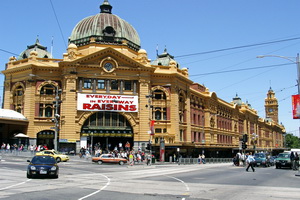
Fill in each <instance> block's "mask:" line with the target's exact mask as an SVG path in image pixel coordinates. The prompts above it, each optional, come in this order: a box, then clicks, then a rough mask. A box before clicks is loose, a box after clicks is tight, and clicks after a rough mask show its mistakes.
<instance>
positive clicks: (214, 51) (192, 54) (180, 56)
mask: <svg viewBox="0 0 300 200" xmlns="http://www.w3.org/2000/svg"><path fill="white" fill-rule="evenodd" d="M293 40H300V37H295V38H289V39H284V40H276V41H271V42H261V43H256V44H248V45H242V46H236V47H229V48H224V49H217V50H212V51H204V52H199V53H191V54H186V55H179V56H174V57H175V58H183V57H189V56H196V55H204V54H210V53H217V52H222V51H229V50H235V49H242V48H249V47H254V46H262V45H267V44H275V43H280V42H288V41H293Z"/></svg>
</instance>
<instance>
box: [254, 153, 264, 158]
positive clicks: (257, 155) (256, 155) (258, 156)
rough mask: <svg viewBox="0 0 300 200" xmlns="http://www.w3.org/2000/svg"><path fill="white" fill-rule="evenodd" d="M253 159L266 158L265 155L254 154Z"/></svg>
mask: <svg viewBox="0 0 300 200" xmlns="http://www.w3.org/2000/svg"><path fill="white" fill-rule="evenodd" d="M254 157H255V158H265V157H266V156H265V154H261V153H256V154H254Z"/></svg>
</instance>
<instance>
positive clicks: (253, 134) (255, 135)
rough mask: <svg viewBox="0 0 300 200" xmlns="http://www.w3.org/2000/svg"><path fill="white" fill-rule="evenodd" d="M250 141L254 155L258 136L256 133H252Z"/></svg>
mask: <svg viewBox="0 0 300 200" xmlns="http://www.w3.org/2000/svg"><path fill="white" fill-rule="evenodd" d="M251 139H252V143H253V150H254V153H255V151H256V143H257V139H258V135H257V134H256V133H252V136H251Z"/></svg>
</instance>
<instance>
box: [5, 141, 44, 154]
mask: <svg viewBox="0 0 300 200" xmlns="http://www.w3.org/2000/svg"><path fill="white" fill-rule="evenodd" d="M47 149H48V147H47V145H46V144H44V145H29V146H28V147H26V146H24V145H23V144H20V145H17V144H13V145H10V144H9V143H7V144H5V143H4V142H3V143H2V145H1V152H2V153H16V154H18V153H20V152H22V151H30V152H31V153H32V154H34V153H35V152H38V151H43V150H47Z"/></svg>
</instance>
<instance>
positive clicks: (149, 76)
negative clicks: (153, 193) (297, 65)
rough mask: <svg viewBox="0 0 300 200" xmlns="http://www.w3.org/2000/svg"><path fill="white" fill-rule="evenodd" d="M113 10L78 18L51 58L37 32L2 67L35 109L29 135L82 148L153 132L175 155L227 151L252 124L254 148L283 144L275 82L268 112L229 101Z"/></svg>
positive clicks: (7, 95)
mask: <svg viewBox="0 0 300 200" xmlns="http://www.w3.org/2000/svg"><path fill="white" fill-rule="evenodd" d="M111 11H112V6H111V5H110V4H109V3H108V1H104V3H103V4H102V5H101V12H100V13H99V14H97V15H95V16H92V17H91V20H93V21H97V20H98V22H99V23H98V25H97V28H96V29H95V26H88V23H91V22H90V21H87V20H86V19H84V20H82V21H81V22H79V23H78V24H77V26H76V27H75V28H74V30H73V32H72V35H71V37H70V41H69V46H68V49H67V52H66V53H65V54H64V55H63V59H53V58H52V57H51V55H49V53H48V52H47V50H46V48H45V47H43V46H42V45H41V44H40V43H39V41H38V40H37V41H36V43H35V44H34V45H32V46H28V49H27V50H25V51H24V52H23V53H21V55H20V57H19V58H15V57H11V58H10V59H9V62H8V63H7V66H6V69H5V70H4V71H2V73H3V74H4V75H5V82H4V88H5V91H4V102H3V105H4V108H5V109H11V110H15V111H17V112H20V113H22V114H23V115H24V116H25V117H26V118H27V119H28V122H29V123H28V126H27V127H26V130H25V131H24V132H25V134H27V135H28V136H29V144H37V145H38V144H47V145H48V146H49V147H50V148H53V147H54V146H55V142H53V140H54V139H55V137H56V136H57V143H58V149H59V150H61V151H64V149H72V150H76V151H77V152H78V150H79V149H80V148H81V147H88V146H89V145H90V144H91V143H92V144H93V145H95V144H96V143H100V145H101V147H102V148H103V149H110V150H112V149H113V148H114V147H115V146H118V145H119V144H120V143H121V144H122V145H123V147H124V145H125V143H126V142H127V141H129V142H130V144H131V147H133V148H134V149H138V148H141V149H142V150H145V147H146V146H147V143H148V142H149V140H151V143H152V146H153V150H154V152H155V154H156V155H158V154H160V153H161V151H160V149H161V148H163V149H164V150H165V152H164V153H165V156H167V158H168V156H171V155H173V154H175V153H180V154H181V155H184V156H197V155H198V154H201V153H205V154H206V156H212V157H215V156H218V155H219V156H222V155H223V156H225V157H229V155H231V154H232V153H234V152H235V151H238V150H240V149H241V142H240V141H241V138H242V137H243V135H244V134H247V135H248V141H247V146H248V147H247V149H249V150H254V148H255V150H263V151H272V150H280V149H283V148H284V146H283V143H284V137H283V135H284V133H285V130H284V127H283V126H282V125H280V124H278V102H277V100H276V97H275V94H274V92H273V91H272V90H271V89H270V90H269V91H268V94H267V98H266V100H265V102H266V115H267V116H269V117H270V118H267V119H263V118H261V117H259V116H258V115H257V112H256V110H254V109H253V108H251V106H250V105H249V104H247V103H243V102H242V101H241V99H240V98H239V97H238V96H236V97H235V98H233V101H232V102H225V101H224V100H222V99H220V98H218V97H217V94H216V93H214V92H210V91H209V89H208V88H206V87H205V86H203V85H200V84H198V83H194V82H193V81H192V80H190V79H189V73H188V70H187V69H186V68H180V66H179V64H178V63H177V62H176V60H174V58H173V57H172V56H171V55H170V54H168V53H167V51H166V50H165V52H164V53H163V54H161V55H159V56H158V57H157V59H156V60H154V61H152V62H151V61H150V59H149V58H148V56H147V52H146V51H145V50H143V49H141V48H140V41H139V37H138V35H137V33H136V31H135V30H134V28H133V27H131V25H130V24H128V23H127V22H126V21H124V20H122V19H120V18H119V17H117V16H115V15H113V14H112V12H111ZM102 19H106V23H104V24H101V23H100V21H101V20H102ZM112 21H114V22H116V21H117V22H118V23H119V25H118V26H115V24H113V23H112V24H110V22H112ZM102 22H103V20H102ZM120 26H122V28H123V29H120ZM124 27H125V28H126V30H127V32H125V33H124ZM94 29H95V30H94ZM93 31H94V32H93ZM88 32H93V34H92V35H89V34H88ZM270 102H272V103H270ZM151 121H153V123H154V126H153V127H150V125H151ZM151 128H152V131H151ZM15 131H16V130H14V129H11V130H10V132H9V133H7V134H6V136H7V138H6V139H5V138H2V140H3V141H4V140H9V138H11V137H12V136H13V134H14V133H15ZM151 133H154V135H152V134H151ZM55 135H56V136H55Z"/></svg>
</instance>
